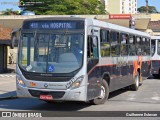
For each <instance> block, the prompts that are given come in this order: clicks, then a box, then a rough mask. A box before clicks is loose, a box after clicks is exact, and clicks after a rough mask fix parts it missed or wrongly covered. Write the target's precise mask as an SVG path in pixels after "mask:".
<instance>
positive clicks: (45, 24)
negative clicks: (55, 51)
mask: <svg viewBox="0 0 160 120" xmlns="http://www.w3.org/2000/svg"><path fill="white" fill-rule="evenodd" d="M83 28H84V22H83V21H26V22H24V24H23V29H52V30H61V29H83Z"/></svg>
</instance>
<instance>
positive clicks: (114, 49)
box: [110, 31, 120, 56]
mask: <svg viewBox="0 0 160 120" xmlns="http://www.w3.org/2000/svg"><path fill="white" fill-rule="evenodd" d="M110 41H111V54H112V56H119V55H120V43H119V42H120V40H119V33H118V32H115V31H111V33H110Z"/></svg>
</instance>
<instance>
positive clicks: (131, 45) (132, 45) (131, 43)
mask: <svg viewBox="0 0 160 120" xmlns="http://www.w3.org/2000/svg"><path fill="white" fill-rule="evenodd" d="M128 48H129V55H130V56H134V55H136V51H135V36H133V35H129V43H128Z"/></svg>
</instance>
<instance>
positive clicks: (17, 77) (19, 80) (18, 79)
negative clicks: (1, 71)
mask: <svg viewBox="0 0 160 120" xmlns="http://www.w3.org/2000/svg"><path fill="white" fill-rule="evenodd" d="M16 79H17V83H18V84H20V85H22V86H25V83H24V82H23V80H22V78H21V77H20V76H19V75H17V76H16Z"/></svg>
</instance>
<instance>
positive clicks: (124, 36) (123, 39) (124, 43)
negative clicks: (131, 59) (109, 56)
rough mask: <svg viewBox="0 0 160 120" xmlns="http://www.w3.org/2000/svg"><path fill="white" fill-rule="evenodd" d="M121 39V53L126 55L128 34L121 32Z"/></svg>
mask: <svg viewBox="0 0 160 120" xmlns="http://www.w3.org/2000/svg"><path fill="white" fill-rule="evenodd" d="M120 39H121V55H122V56H126V55H128V51H129V50H128V45H129V36H128V34H123V33H121V35H120Z"/></svg>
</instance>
